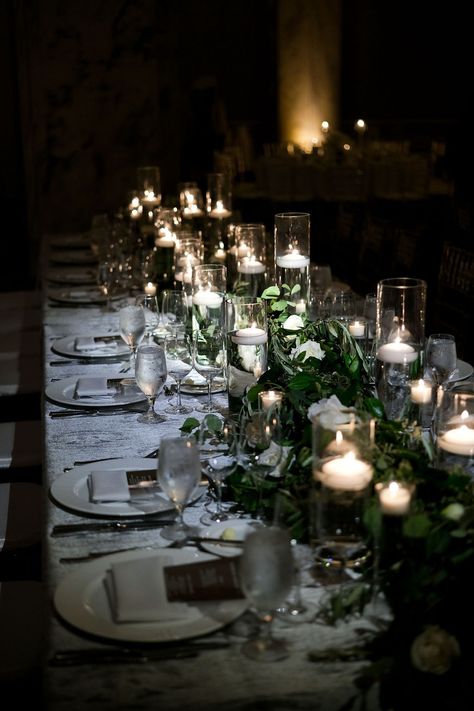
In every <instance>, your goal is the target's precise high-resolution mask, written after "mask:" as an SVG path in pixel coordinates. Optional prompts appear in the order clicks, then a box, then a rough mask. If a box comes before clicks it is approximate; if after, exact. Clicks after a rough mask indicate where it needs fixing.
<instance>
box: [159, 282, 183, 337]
mask: <svg viewBox="0 0 474 711" xmlns="http://www.w3.org/2000/svg"><path fill="white" fill-rule="evenodd" d="M188 313H189V310H188V304H187V300H186V294H185V292H184V291H183V290H182V289H180V290H177V291H175V290H173V289H165V290H164V291H163V292H162V300H161V323H162V324H163V326H164V327H165V329H166V330H167V331H168V332H169V333H175V332H176V331H177V330H181V331H184V330H185V328H186V324H187V322H188Z"/></svg>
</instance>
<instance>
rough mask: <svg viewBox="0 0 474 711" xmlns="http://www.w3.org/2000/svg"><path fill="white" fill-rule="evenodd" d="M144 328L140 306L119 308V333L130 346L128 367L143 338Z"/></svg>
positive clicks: (143, 313)
mask: <svg viewBox="0 0 474 711" xmlns="http://www.w3.org/2000/svg"><path fill="white" fill-rule="evenodd" d="M145 328H146V321H145V312H144V310H143V307H142V306H136V305H135V306H124V307H123V308H121V309H120V311H119V329H120V335H121V337H122V339H123V341H125V343H126V344H127V346H128V347H129V348H130V367H132V366H133V365H134V363H135V356H136V352H137V348H138V346H139V345H140V343H141V342H142V340H143V336H144V335H145Z"/></svg>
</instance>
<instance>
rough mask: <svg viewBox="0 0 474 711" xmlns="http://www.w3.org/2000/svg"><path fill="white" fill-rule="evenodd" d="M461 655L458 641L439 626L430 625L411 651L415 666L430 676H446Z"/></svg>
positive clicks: (414, 643)
mask: <svg viewBox="0 0 474 711" xmlns="http://www.w3.org/2000/svg"><path fill="white" fill-rule="evenodd" d="M460 654H461V651H460V649H459V644H458V641H457V639H456V638H455V637H453V636H452V635H450V634H448V633H447V632H446V630H443V629H442V628H441V627H438V626H437V625H429V626H428V627H427V628H426V629H425V630H424V631H423V632H422V633H421V634H419V635H418V637H417V638H416V639H415V640H414V642H413V644H412V646H411V649H410V658H411V661H412V664H413V666H414V667H415V668H416V669H419V670H420V671H422V672H428V673H430V674H445V673H446V672H447V671H449V669H450V668H451V665H452V663H453V662H454V660H455V659H456V657H459V655H460Z"/></svg>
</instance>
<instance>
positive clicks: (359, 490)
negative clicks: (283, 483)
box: [312, 409, 375, 569]
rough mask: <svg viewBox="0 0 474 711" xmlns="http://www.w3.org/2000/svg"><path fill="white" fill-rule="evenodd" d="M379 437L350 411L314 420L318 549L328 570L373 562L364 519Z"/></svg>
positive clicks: (314, 513) (370, 424)
mask: <svg viewBox="0 0 474 711" xmlns="http://www.w3.org/2000/svg"><path fill="white" fill-rule="evenodd" d="M374 431H375V424H374V421H373V420H372V419H371V418H369V417H366V416H365V415H364V414H359V413H356V412H355V411H353V410H350V409H341V410H339V411H338V412H337V413H334V412H333V411H323V412H321V413H319V414H318V415H316V416H315V417H314V419H313V482H314V497H313V506H312V528H313V543H314V551H315V557H316V560H317V561H318V562H319V563H320V564H322V565H323V566H324V567H327V568H329V567H334V568H342V569H347V568H359V567H360V566H361V565H362V564H363V563H364V562H365V561H366V560H367V558H368V556H369V549H368V546H367V543H366V535H365V534H366V532H365V530H364V527H363V515H364V509H365V506H366V504H367V500H368V496H369V492H370V487H371V482H372V478H373V466H372V463H371V462H372V445H373V441H374Z"/></svg>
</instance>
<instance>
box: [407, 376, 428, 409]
mask: <svg viewBox="0 0 474 711" xmlns="http://www.w3.org/2000/svg"><path fill="white" fill-rule="evenodd" d="M432 392H433V386H432V385H431V383H429V382H428V381H427V380H422V379H420V380H414V381H413V382H412V383H410V394H411V400H412V402H415V403H416V404H418V405H427V404H428V403H429V402H431V397H432Z"/></svg>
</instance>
